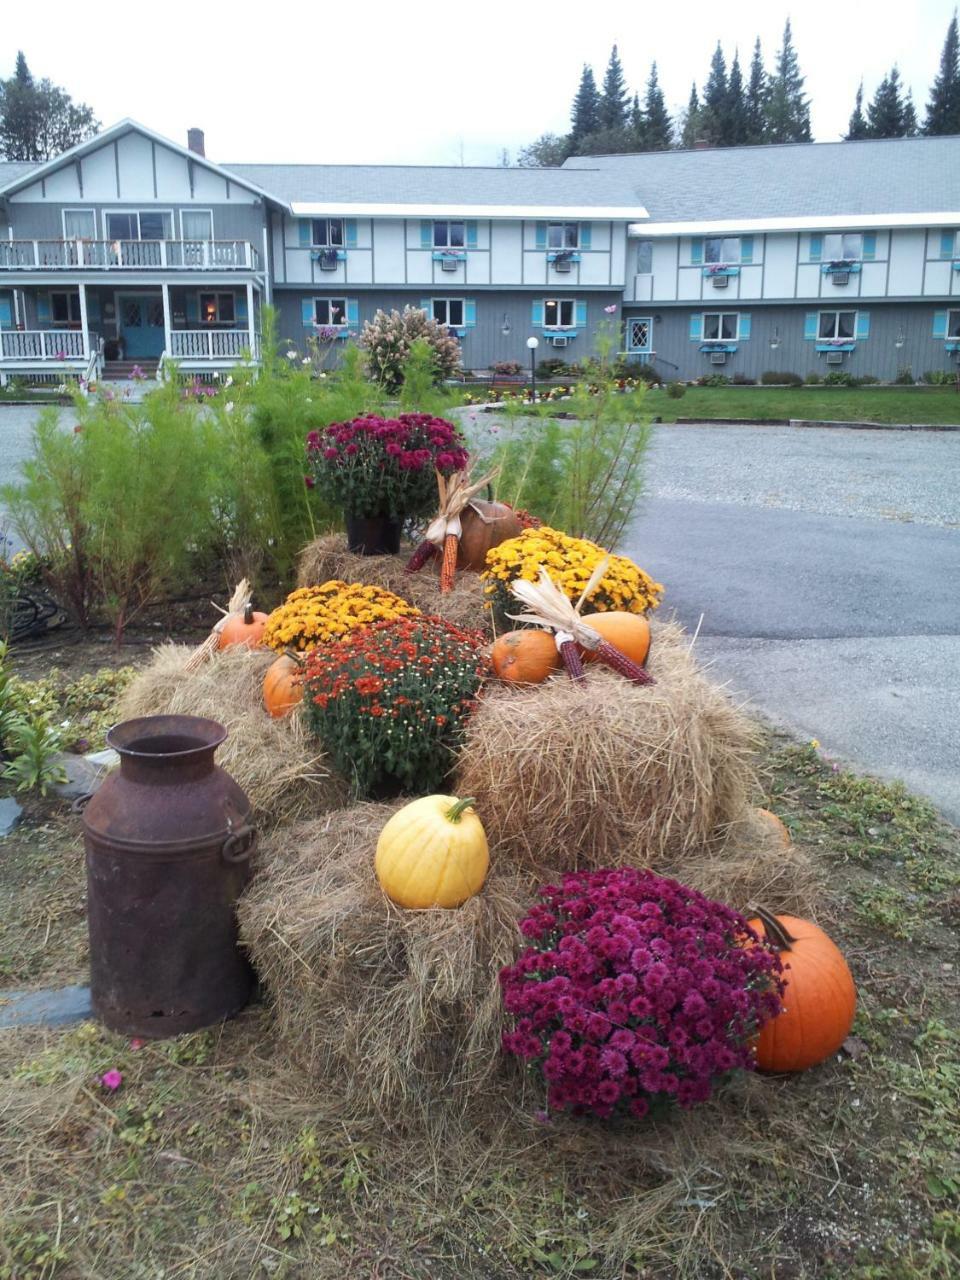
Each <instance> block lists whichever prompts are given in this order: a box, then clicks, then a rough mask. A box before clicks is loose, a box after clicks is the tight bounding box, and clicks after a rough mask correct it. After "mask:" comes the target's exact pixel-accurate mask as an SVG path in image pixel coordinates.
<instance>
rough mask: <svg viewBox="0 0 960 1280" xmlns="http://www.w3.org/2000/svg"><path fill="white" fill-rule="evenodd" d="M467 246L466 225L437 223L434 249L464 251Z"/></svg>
mask: <svg viewBox="0 0 960 1280" xmlns="http://www.w3.org/2000/svg"><path fill="white" fill-rule="evenodd" d="M465 244H466V223H464V222H435V223H434V224H433V247H434V248H435V249H462V248H463V247H464V245H465Z"/></svg>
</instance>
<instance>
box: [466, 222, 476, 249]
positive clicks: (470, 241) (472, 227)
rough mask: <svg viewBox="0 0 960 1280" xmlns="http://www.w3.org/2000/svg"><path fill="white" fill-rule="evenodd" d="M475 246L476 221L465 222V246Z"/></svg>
mask: <svg viewBox="0 0 960 1280" xmlns="http://www.w3.org/2000/svg"><path fill="white" fill-rule="evenodd" d="M476 247H477V224H476V222H473V221H471V222H468V223H467V248H468V249H475V248H476Z"/></svg>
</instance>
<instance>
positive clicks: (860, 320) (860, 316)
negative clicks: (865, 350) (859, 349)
mask: <svg viewBox="0 0 960 1280" xmlns="http://www.w3.org/2000/svg"><path fill="white" fill-rule="evenodd" d="M869 337H870V312H869V311H858V312H857V341H858V342H863V341H864V340H865V339H866V338H869Z"/></svg>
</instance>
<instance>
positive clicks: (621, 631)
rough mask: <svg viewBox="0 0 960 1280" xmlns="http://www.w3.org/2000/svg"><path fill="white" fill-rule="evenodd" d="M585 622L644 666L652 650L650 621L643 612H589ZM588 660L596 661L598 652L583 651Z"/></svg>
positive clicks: (640, 665)
mask: <svg viewBox="0 0 960 1280" xmlns="http://www.w3.org/2000/svg"><path fill="white" fill-rule="evenodd" d="M583 620H584V622H585V623H586V624H587V626H588V627H593V629H594V631H599V632H600V635H601V636H602V637H603V639H604V640H606V641H607V643H608V644H612V645H613V647H614V648H615V649H619V650H620V652H621V653H625V654H626V655H627V657H628V658H632V659H633V661H634V662H635V663H636V664H637V666H638V667H642V666H643V664H644V663H645V662H646V660H647V655H648V654H649V652H650V623H649V622H648V621H647V620H646V618H645V617H644V616H643V614H642V613H618V612H616V611H611V612H609V613H588V614H585V615H584V619H583ZM583 656H584V658H585V659H586V660H587V662H596V661H597V657H596V654H593V653H591V652H590V650H589V649H585V650H584V651H583Z"/></svg>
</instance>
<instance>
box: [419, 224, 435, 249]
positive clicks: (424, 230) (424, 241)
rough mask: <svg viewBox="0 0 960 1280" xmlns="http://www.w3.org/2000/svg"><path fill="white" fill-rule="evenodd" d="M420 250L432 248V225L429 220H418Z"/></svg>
mask: <svg viewBox="0 0 960 1280" xmlns="http://www.w3.org/2000/svg"><path fill="white" fill-rule="evenodd" d="M420 248H421V249H432V248H433V223H432V222H431V221H430V220H429V218H421V220H420Z"/></svg>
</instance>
